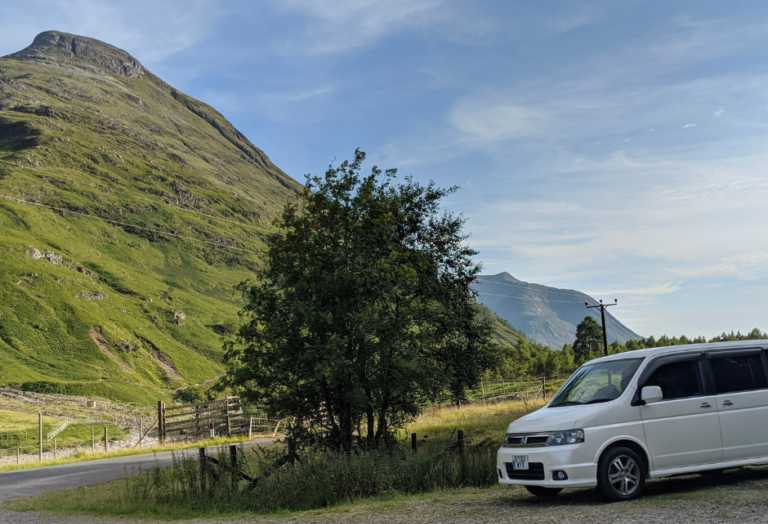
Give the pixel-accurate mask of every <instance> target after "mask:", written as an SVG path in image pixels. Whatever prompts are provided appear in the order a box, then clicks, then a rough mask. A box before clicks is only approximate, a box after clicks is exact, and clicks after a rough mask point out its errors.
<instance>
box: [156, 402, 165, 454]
mask: <svg viewBox="0 0 768 524" xmlns="http://www.w3.org/2000/svg"><path fill="white" fill-rule="evenodd" d="M157 438H158V440H159V441H160V444H165V402H163V401H162V400H158V401H157Z"/></svg>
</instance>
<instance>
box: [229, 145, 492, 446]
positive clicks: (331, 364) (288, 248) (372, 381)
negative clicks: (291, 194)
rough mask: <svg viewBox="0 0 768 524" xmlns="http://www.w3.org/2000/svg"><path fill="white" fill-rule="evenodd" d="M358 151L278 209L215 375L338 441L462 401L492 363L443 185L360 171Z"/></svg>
mask: <svg viewBox="0 0 768 524" xmlns="http://www.w3.org/2000/svg"><path fill="white" fill-rule="evenodd" d="M364 159H365V154H364V153H363V152H362V151H359V150H358V151H356V152H355V158H354V160H352V161H344V162H342V163H341V164H339V165H338V166H336V167H334V166H332V167H330V168H329V169H328V170H327V171H326V172H325V174H324V175H323V176H309V177H308V178H307V183H306V187H305V191H304V195H303V199H302V201H301V203H300V206H298V205H288V206H287V207H286V208H285V210H284V212H283V215H282V221H281V223H280V226H281V227H280V232H279V233H277V234H275V235H273V236H272V237H271V238H269V240H268V253H267V257H266V263H265V267H264V269H263V270H262V271H260V272H259V274H258V275H257V276H258V279H257V280H256V281H255V282H251V283H247V284H244V285H243V286H242V289H243V292H244V296H245V298H246V306H245V308H244V310H243V321H244V323H243V325H242V327H241V328H240V330H239V333H238V336H237V339H236V340H235V341H233V342H232V343H230V344H229V345H228V347H227V351H226V362H227V365H228V372H227V375H226V377H225V384H226V385H228V386H230V387H232V388H234V389H236V390H237V391H239V392H240V393H241V394H242V395H244V396H245V397H246V398H248V399H250V400H251V401H255V402H258V403H259V404H261V405H264V406H265V407H266V408H267V409H268V411H269V412H270V413H271V414H272V415H275V416H279V417H292V418H293V419H294V420H295V423H294V424H293V428H292V430H291V431H292V432H293V436H294V437H296V438H300V439H302V440H303V441H312V442H321V443H324V444H326V445H328V446H330V447H332V448H336V449H343V450H349V449H351V448H352V447H353V445H354V444H355V439H357V441H358V442H359V443H361V444H364V445H367V446H377V445H379V444H380V443H381V442H383V441H386V440H387V437H388V435H390V434H391V432H392V430H393V429H394V428H395V427H397V426H399V425H401V424H402V423H403V422H405V421H406V420H407V419H408V418H410V417H412V416H414V415H416V414H417V413H418V411H419V409H420V407H421V406H422V405H423V403H424V402H425V401H427V400H429V399H431V398H435V397H436V396H437V395H438V394H440V393H442V392H444V391H446V390H449V391H450V392H451V393H452V394H453V396H454V397H455V398H456V399H460V398H461V397H462V396H463V392H464V389H465V388H466V387H468V386H471V385H474V384H475V383H476V382H477V381H478V379H479V377H480V375H481V373H482V372H483V371H484V370H486V369H487V368H489V367H492V366H493V365H495V363H496V347H495V345H494V344H493V343H492V342H491V324H490V323H489V322H488V321H487V319H484V318H483V317H482V316H480V315H478V308H477V304H476V301H475V296H474V293H473V292H472V291H471V289H470V284H471V282H472V281H473V280H474V278H475V276H476V274H477V271H478V268H477V266H476V265H475V264H474V263H473V262H472V257H473V255H474V254H475V253H474V251H472V250H471V249H470V248H468V247H467V246H466V244H465V237H464V236H463V233H462V227H463V220H462V219H461V218H459V217H456V216H453V215H451V214H446V213H441V211H440V203H441V201H442V200H443V198H444V197H445V196H446V195H447V194H449V193H450V192H451V191H453V189H447V190H446V189H441V188H438V187H436V186H435V185H434V184H429V185H421V184H419V183H417V182H414V181H413V180H411V179H406V180H405V181H404V182H403V183H398V182H397V180H396V172H395V171H394V170H389V171H386V172H383V171H382V170H380V169H378V168H377V167H373V168H372V170H371V171H370V173H369V174H363V173H362V165H363V161H364Z"/></svg>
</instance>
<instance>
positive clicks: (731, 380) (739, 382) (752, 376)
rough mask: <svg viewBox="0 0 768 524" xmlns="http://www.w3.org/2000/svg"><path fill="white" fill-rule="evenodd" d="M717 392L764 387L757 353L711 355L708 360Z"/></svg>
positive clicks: (763, 373)
mask: <svg viewBox="0 0 768 524" xmlns="http://www.w3.org/2000/svg"><path fill="white" fill-rule="evenodd" d="M709 362H710V365H711V366H712V372H713V373H714V375H715V386H716V387H717V392H718V393H731V392H733V391H749V390H751V389H762V388H765V387H766V380H765V370H764V369H763V361H762V358H761V357H760V354H759V353H754V354H751V355H739V356H734V357H729V356H725V355H721V356H716V357H712V358H711V359H710V360H709Z"/></svg>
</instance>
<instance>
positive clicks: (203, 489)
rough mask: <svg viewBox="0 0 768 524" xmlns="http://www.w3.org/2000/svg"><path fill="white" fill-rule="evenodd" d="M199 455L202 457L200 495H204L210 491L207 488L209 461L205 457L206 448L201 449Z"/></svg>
mask: <svg viewBox="0 0 768 524" xmlns="http://www.w3.org/2000/svg"><path fill="white" fill-rule="evenodd" d="M198 454H199V457H200V494H201V495H203V494H205V492H206V491H208V487H207V486H206V480H207V474H208V472H207V469H208V461H207V460H206V457H205V448H200V449H199V450H198Z"/></svg>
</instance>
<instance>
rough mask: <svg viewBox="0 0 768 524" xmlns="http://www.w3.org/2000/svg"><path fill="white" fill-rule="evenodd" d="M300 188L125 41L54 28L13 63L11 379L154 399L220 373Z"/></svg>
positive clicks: (2, 264)
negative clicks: (255, 276)
mask: <svg viewBox="0 0 768 524" xmlns="http://www.w3.org/2000/svg"><path fill="white" fill-rule="evenodd" d="M298 191H300V186H299V184H298V183H296V182H295V181H294V180H292V179H291V178H289V177H288V176H287V175H286V174H285V173H283V172H282V171H281V170H280V169H279V168H278V167H276V166H275V165H274V164H273V163H272V162H271V161H270V160H269V158H268V157H267V156H266V155H265V154H264V152H262V151H261V150H259V149H258V148H257V147H255V146H254V145H253V144H251V143H250V142H249V141H248V139H247V138H245V137H244V136H243V135H242V134H241V133H240V132H239V131H237V130H236V129H235V128H234V127H233V126H232V125H231V124H230V123H229V122H228V121H227V120H226V119H225V118H224V117H223V116H222V115H221V114H219V113H218V112H217V111H216V110H214V109H213V108H211V107H210V106H208V105H206V104H204V103H203V102H200V101H198V100H195V99H193V98H191V97H189V96H187V95H185V94H183V93H181V92H179V91H178V90H176V89H174V88H172V87H171V86H169V85H167V84H166V83H165V82H163V81H162V80H160V79H159V78H157V77H156V76H155V75H153V74H152V73H151V72H149V71H148V70H147V69H146V68H144V67H143V66H142V65H141V63H140V62H139V61H138V60H136V59H135V58H133V57H132V56H130V55H129V54H128V53H126V52H124V51H121V50H119V49H117V48H115V47H112V46H110V45H108V44H105V43H103V42H99V41H97V40H93V39H90V38H85V37H81V36H76V35H70V34H66V33H60V32H46V33H42V34H40V35H38V36H37V37H36V38H35V39H34V42H33V43H32V45H31V46H30V47H28V48H27V49H24V50H22V51H19V52H18V53H14V54H12V55H10V56H7V57H4V58H2V59H0V384H24V385H25V386H24V387H26V388H27V389H37V390H49V391H56V392H67V393H80V394H100V395H105V396H110V397H114V398H121V399H125V400H134V401H141V402H147V401H149V400H151V399H152V398H154V397H157V396H167V395H168V394H169V392H170V391H171V390H173V389H174V388H176V387H179V386H181V385H184V384H190V383H202V382H205V381H209V380H211V379H212V378H214V377H215V376H216V375H217V374H218V373H219V372H220V371H221V364H220V361H221V353H222V342H223V337H225V336H226V335H227V333H229V332H231V330H232V329H233V327H234V325H235V323H236V320H237V311H238V309H239V304H240V302H239V296H238V295H237V292H236V290H235V286H236V285H237V283H239V282H241V281H242V280H243V279H246V278H248V277H249V276H250V275H251V270H252V269H253V268H254V267H256V265H257V264H258V259H259V253H260V252H261V250H262V249H263V238H264V235H265V234H267V233H268V232H269V229H270V224H271V221H272V219H273V218H274V217H275V216H276V214H277V213H278V212H279V210H280V209H281V208H282V206H283V205H284V204H285V203H286V202H288V201H290V200H291V199H294V198H295V197H296V195H297V194H298Z"/></svg>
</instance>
